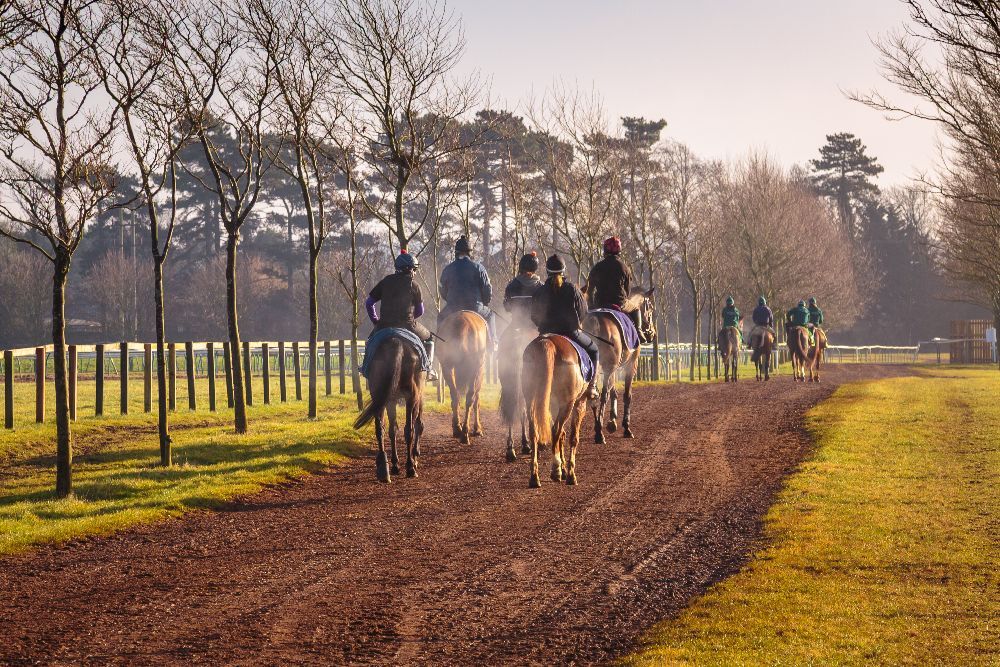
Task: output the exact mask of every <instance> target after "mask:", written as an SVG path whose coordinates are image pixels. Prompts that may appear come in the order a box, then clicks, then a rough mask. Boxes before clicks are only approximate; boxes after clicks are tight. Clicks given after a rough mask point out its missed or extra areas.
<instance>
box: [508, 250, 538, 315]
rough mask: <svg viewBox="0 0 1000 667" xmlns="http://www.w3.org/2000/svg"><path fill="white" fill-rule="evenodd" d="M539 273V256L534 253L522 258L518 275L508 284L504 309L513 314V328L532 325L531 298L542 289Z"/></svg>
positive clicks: (518, 266)
mask: <svg viewBox="0 0 1000 667" xmlns="http://www.w3.org/2000/svg"><path fill="white" fill-rule="evenodd" d="M537 272H538V254H537V253H535V252H534V251H532V252H530V253H528V254H527V255H524V256H523V257H521V261H520V262H518V264H517V275H516V276H515V277H514V279H513V280H511V281H510V282H509V283H507V288H506V289H505V290H504V292H503V307H504V310H506V311H507V312H508V313H510V314H511V326H513V327H516V328H522V327H524V326H526V325H530V324H531V297H533V296H534V295H535V291H536V290H537V289H538V288H539V287H541V285H542V281H541V280H540V279H539V278H538V276H536V275H535V274H536V273H537Z"/></svg>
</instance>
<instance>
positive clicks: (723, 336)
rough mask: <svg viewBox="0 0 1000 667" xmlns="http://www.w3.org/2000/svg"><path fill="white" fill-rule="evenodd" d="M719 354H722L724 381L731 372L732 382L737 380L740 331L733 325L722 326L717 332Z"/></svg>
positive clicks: (727, 380) (727, 379)
mask: <svg viewBox="0 0 1000 667" xmlns="http://www.w3.org/2000/svg"><path fill="white" fill-rule="evenodd" d="M718 346H719V354H721V355H722V367H723V368H724V369H725V372H726V382H729V376H730V373H732V378H733V382H736V381H737V380H739V369H740V332H739V331H737V330H736V328H735V327H723V329H722V331H720V332H719V339H718Z"/></svg>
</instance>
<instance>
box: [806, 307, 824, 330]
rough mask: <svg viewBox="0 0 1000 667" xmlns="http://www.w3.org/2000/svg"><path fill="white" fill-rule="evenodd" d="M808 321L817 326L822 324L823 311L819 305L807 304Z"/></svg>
mask: <svg viewBox="0 0 1000 667" xmlns="http://www.w3.org/2000/svg"><path fill="white" fill-rule="evenodd" d="M809 322H810V323H811V324H813V325H814V326H817V327H818V326H822V325H823V311H822V310H820V309H819V306H809Z"/></svg>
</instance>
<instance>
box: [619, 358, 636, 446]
mask: <svg viewBox="0 0 1000 667" xmlns="http://www.w3.org/2000/svg"><path fill="white" fill-rule="evenodd" d="M636 365H637V364H634V365H633V366H632V367H630V368H629V369H628V370H627V371H626V372H625V389H624V392H623V396H622V403H623V404H622V437H623V438H628V439H631V438H634V437H635V436H634V435H633V434H632V429H631V428H629V424H631V423H632V381H633V380H634V379H635V370H636Z"/></svg>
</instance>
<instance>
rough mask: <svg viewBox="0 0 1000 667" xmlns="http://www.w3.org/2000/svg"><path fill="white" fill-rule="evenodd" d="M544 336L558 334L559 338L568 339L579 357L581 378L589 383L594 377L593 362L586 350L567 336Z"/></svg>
mask: <svg viewBox="0 0 1000 667" xmlns="http://www.w3.org/2000/svg"><path fill="white" fill-rule="evenodd" d="M546 336H549V337H554V336H559V337H560V338H565V339H566V340H568V341H569V344H570V345H572V346H573V348H574V349H575V350H576V354H577V356H578V357H580V372H581V373H583V379H584V381H585V382H587V383H589V382H590V381H591V380H593V379H594V362H592V361H591V360H590V355H589V354H587V351H586V350H585V349H583V348H582V347H580V346H579V345H578V344H577V343H576V341H574V340H573V339H572V338H570V337H569V336H563V335H562V334H546Z"/></svg>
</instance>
